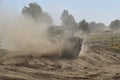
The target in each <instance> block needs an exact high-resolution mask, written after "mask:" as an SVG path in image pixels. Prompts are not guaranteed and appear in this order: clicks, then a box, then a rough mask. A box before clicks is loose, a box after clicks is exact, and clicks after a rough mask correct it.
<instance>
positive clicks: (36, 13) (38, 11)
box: [22, 3, 52, 23]
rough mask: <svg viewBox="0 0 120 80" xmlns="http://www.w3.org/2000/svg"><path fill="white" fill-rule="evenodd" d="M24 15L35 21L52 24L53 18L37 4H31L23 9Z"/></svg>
mask: <svg viewBox="0 0 120 80" xmlns="http://www.w3.org/2000/svg"><path fill="white" fill-rule="evenodd" d="M22 14H23V15H24V16H26V17H30V18H32V19H33V20H35V21H41V22H46V23H52V18H51V17H50V15H48V13H47V12H44V11H43V10H42V8H41V7H40V6H39V5H38V4H37V3H30V4H28V6H25V7H24V8H23V9H22Z"/></svg>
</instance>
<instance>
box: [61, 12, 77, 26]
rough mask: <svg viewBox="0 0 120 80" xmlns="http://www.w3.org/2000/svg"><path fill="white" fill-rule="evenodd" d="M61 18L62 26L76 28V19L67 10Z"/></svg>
mask: <svg viewBox="0 0 120 80" xmlns="http://www.w3.org/2000/svg"><path fill="white" fill-rule="evenodd" d="M60 18H61V20H62V26H65V27H69V28H70V27H75V26H76V22H75V19H74V17H73V16H72V14H69V12H68V11H67V10H64V11H63V13H62V15H61V17H60Z"/></svg>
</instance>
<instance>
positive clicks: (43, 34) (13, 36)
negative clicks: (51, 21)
mask: <svg viewBox="0 0 120 80" xmlns="http://www.w3.org/2000/svg"><path fill="white" fill-rule="evenodd" d="M5 13H6V12H5ZM1 14H2V13H1ZM0 22H1V23H0V44H1V48H3V49H7V50H10V51H14V52H19V53H20V54H25V55H29V54H30V55H43V54H60V48H61V46H62V45H61V42H59V43H56V44H54V43H52V42H51V41H50V39H49V37H48V33H47V30H48V26H49V25H48V24H47V23H37V22H34V21H33V20H32V19H28V18H27V19H26V18H24V17H23V16H19V15H15V16H13V14H12V15H11V14H10V13H9V15H6V14H4V13H3V15H0ZM16 54H17V53H16Z"/></svg>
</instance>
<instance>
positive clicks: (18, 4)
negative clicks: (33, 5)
mask: <svg viewBox="0 0 120 80" xmlns="http://www.w3.org/2000/svg"><path fill="white" fill-rule="evenodd" d="M30 2H37V3H38V4H39V5H40V6H41V7H42V9H43V10H44V11H46V12H48V13H49V14H50V15H51V16H52V18H53V19H54V22H55V23H56V24H59V23H60V15H61V14H62V11H63V10H64V9H66V10H68V11H69V13H70V14H72V15H73V16H74V18H75V20H76V21H77V22H79V21H81V20H83V19H85V20H86V21H88V22H91V21H95V22H98V23H104V24H106V25H109V24H110V22H111V21H113V20H115V19H120V9H119V8H120V0H0V9H6V10H11V11H12V10H14V11H16V12H17V13H21V10H22V8H23V7H24V6H26V5H28V4H29V3H30Z"/></svg>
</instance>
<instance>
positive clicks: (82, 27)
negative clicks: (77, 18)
mask: <svg viewBox="0 0 120 80" xmlns="http://www.w3.org/2000/svg"><path fill="white" fill-rule="evenodd" d="M78 29H80V30H82V31H83V32H85V33H87V34H88V33H90V28H89V24H88V22H86V20H82V21H81V22H79V24H78Z"/></svg>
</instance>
